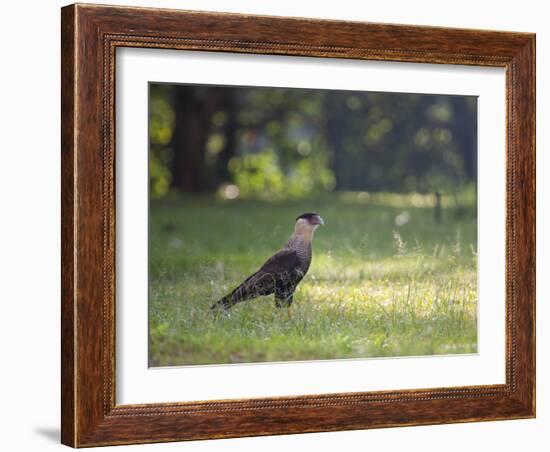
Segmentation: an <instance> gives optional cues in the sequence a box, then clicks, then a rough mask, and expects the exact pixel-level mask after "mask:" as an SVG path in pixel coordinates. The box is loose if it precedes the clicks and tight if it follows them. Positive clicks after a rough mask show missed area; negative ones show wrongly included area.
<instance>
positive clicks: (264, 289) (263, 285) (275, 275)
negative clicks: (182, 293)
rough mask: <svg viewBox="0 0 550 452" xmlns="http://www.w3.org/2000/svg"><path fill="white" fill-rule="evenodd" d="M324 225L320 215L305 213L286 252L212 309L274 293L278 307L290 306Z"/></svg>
mask: <svg viewBox="0 0 550 452" xmlns="http://www.w3.org/2000/svg"><path fill="white" fill-rule="evenodd" d="M323 224H325V222H324V221H323V219H322V218H321V217H320V216H319V215H318V214H316V213H304V214H302V215H300V216H299V217H298V218H296V224H295V226H294V233H293V234H292V235H291V236H290V239H288V242H287V243H286V245H285V246H284V247H283V249H281V250H280V251H279V252H277V253H276V254H274V255H273V256H271V257H270V258H269V259H268V260H267V261H266V262H265V264H264V265H262V266H261V268H260V269H259V270H258V271H257V272H256V273H253V274H252V275H250V276H249V277H248V278H246V279H245V280H244V282H243V283H242V284H240V285H239V286H238V287H237V288H236V289H235V290H233V291H232V292H231V293H230V294H228V295H226V296H225V297H223V298H222V299H221V300H219V301H218V302H216V303H214V305H212V307H211V309H220V308H221V309H229V308H230V307H232V306H234V305H235V304H237V303H240V302H241V301H247V300H252V299H253V298H256V297H259V296H262V295H271V294H275V306H277V307H278V308H281V307H290V305H291V304H292V296H293V295H294V291H295V290H296V286H297V285H298V283H299V282H300V281H301V280H302V279H303V277H304V276H305V274H306V273H307V271H308V269H309V264H310V263H311V241H312V240H313V233H314V232H315V229H317V227H318V226H319V225H323ZM289 315H290V314H289Z"/></svg>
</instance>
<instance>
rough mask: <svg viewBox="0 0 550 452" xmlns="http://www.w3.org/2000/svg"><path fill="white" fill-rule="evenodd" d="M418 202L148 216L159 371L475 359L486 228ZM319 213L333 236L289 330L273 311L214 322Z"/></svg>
mask: <svg viewBox="0 0 550 452" xmlns="http://www.w3.org/2000/svg"><path fill="white" fill-rule="evenodd" d="M430 201H431V200H430V199H429V198H423V197H421V196H419V195H408V196H400V195H391V194H386V195H384V194H381V195H370V196H369V195H367V194H364V193H363V194H356V193H349V194H342V195H338V196H333V197H330V198H324V199H319V200H310V201H308V202H305V201H296V202H284V203H282V202H281V203H274V202H272V203H267V202H259V201H232V202H227V201H221V200H216V199H214V198H213V197H185V198H181V197H169V198H168V199H164V200H161V201H153V202H152V203H151V210H150V215H151V225H150V298H149V324H150V325H149V331H150V338H149V340H150V351H149V364H150V365H151V366H173V365H188V364H222V363H241V362H263V361H288V360H312V359H333V358H367V357H381V356H410V355H432V354H455V353H472V352H475V351H476V350H477V315H476V313H477V277H476V273H477V269H476V261H477V259H476V252H475V250H476V218H475V209H474V207H472V206H473V202H471V201H470V206H469V207H467V208H464V207H463V208H461V209H458V210H457V209H456V208H455V207H453V206H454V204H453V205H451V206H449V207H446V205H445V204H444V205H443V221H442V222H441V223H436V222H435V221H434V216H433V208H432V207H431V206H430ZM311 210H315V211H317V212H319V213H320V214H321V215H322V217H323V218H324V220H325V222H326V225H325V226H324V227H321V228H319V230H318V231H317V233H316V237H315V240H314V255H313V262H312V265H311V268H310V271H309V273H308V275H307V276H306V278H305V279H304V281H303V282H302V283H301V284H300V285H299V286H298V289H297V291H296V294H295V297H294V304H293V306H292V308H291V309H292V318H289V317H288V316H287V312H286V310H285V309H276V308H275V306H274V302H273V297H264V298H259V299H256V300H254V301H250V302H247V303H241V304H239V305H237V306H235V307H234V308H233V309H231V310H230V311H228V312H227V313H223V314H222V315H219V316H216V315H213V314H212V312H210V310H209V307H210V305H211V304H212V303H213V302H214V301H216V300H217V299H219V298H220V297H221V296H223V295H225V294H226V293H227V292H229V291H230V290H231V289H232V288H234V287H235V286H236V285H237V284H239V283H240V282H241V281H242V280H243V279H244V278H245V277H246V276H248V275H249V274H251V273H252V272H253V271H255V270H256V269H257V268H258V267H259V266H260V265H261V264H262V263H263V262H264V261H265V260H266V259H267V258H268V257H269V256H271V255H272V254H273V253H274V252H275V251H277V250H278V249H279V248H280V247H281V246H282V245H283V244H284V243H285V242H286V240H287V238H288V237H289V236H290V234H291V232H292V229H293V224H294V219H295V217H296V216H297V215H298V214H300V213H303V212H304V211H311Z"/></svg>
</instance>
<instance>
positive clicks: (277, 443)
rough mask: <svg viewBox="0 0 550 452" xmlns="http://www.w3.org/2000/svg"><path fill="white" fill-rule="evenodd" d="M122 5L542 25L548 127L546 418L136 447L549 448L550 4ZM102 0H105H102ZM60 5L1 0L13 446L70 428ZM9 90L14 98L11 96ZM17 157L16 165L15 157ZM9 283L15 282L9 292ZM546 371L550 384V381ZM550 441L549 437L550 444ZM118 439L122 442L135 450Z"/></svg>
mask: <svg viewBox="0 0 550 452" xmlns="http://www.w3.org/2000/svg"><path fill="white" fill-rule="evenodd" d="M113 1H116V2H117V3H118V4H126V5H136V6H157V7H169V8H186V9H203V10H214V11H231V12H243V13H257V14H274V15H283V16H285V15H289V16H306V17H319V18H333V19H353V20H368V21H378V22H394V23H410V24H426V25H442V26H456V27H470V28H487V29H500V30H516V31H531V32H536V33H537V58H538V61H537V66H538V70H537V79H538V87H537V89H538V93H537V97H538V101H537V105H538V108H537V125H538V127H537V131H538V140H537V144H538V174H539V178H538V180H539V182H538V196H537V198H538V207H539V208H538V226H537V229H538V231H539V234H538V256H539V258H538V259H537V261H538V275H539V278H538V290H537V293H538V312H537V314H538V315H537V317H538V322H537V335H538V366H537V367H538V381H539V385H538V398H537V402H538V417H537V419H536V420H524V421H506V422H489V423H477V424H461V425H446V426H429V427H408V428H398V429H384V430H370V431H354V432H340V433H321V434H307V435H293V436H279V437H265V438H245V439H233V440H223V441H204V442H193V443H185V444H182V443H176V444H160V445H145V446H132V447H133V448H132V449H128V450H166V451H168V450H175V449H176V448H177V449H178V450H188V451H213V450H217V451H218V450H221V451H233V450H235V451H236V450H239V451H243V452H244V451H255V450H257V449H259V448H261V449H263V450H264V451H266V452H267V451H271V450H273V451H275V450H277V451H278V450H281V449H287V450H298V449H302V448H306V449H307V448H310V449H313V448H315V449H317V450H319V449H321V450H334V449H337V450H340V451H353V450H365V449H366V448H369V449H371V450H376V449H382V448H383V449H384V450H387V451H392V450H397V449H398V448H399V449H406V450H408V451H417V450H418V451H420V450H421V451H424V452H428V451H436V450H437V451H439V450H441V449H445V450H446V451H447V452H452V451H464V450H468V449H471V450H476V449H480V448H481V447H484V448H485V447H488V448H490V449H492V450H499V451H501V452H505V451H513V450H518V449H519V450H522V449H525V450H531V451H542V450H547V447H548V446H547V444H543V443H542V439H543V432H544V431H545V430H549V429H550V413H549V409H548V406H549V403H550V401H549V396H548V394H549V391H548V390H547V388H548V385H549V383H548V373H547V370H548V362H549V354H548V352H546V356H543V354H544V352H545V349H546V348H547V346H548V342H549V337H550V336H549V335H548V333H547V332H546V331H544V329H543V325H544V323H543V322H544V321H545V320H546V321H548V315H549V312H550V309H549V308H548V306H544V303H543V301H544V300H543V297H544V294H547V293H548V289H549V282H548V278H546V279H545V278H543V277H541V276H542V275H544V273H545V270H546V267H547V265H546V264H547V260H548V259H546V258H544V257H543V255H544V254H548V253H549V252H550V248H549V245H550V241H549V239H548V238H547V236H546V234H545V231H548V230H549V227H550V217H549V213H548V209H546V210H544V209H543V206H544V204H546V205H547V204H548V201H547V198H548V197H549V196H550V179H549V178H543V177H542V176H540V175H541V174H544V171H545V169H547V168H548V165H549V163H550V162H549V157H548V153H547V152H546V153H544V152H542V150H543V149H548V146H549V135H550V133H549V132H548V128H543V127H542V125H543V124H548V123H549V121H550V117H549V116H550V115H549V101H550V93H549V88H550V82H549V80H550V64H549V62H548V55H550V31H549V30H548V28H547V19H548V14H546V13H545V2H541V1H537V0H523V1H521V2H518V1H514V2H511V1H503V0H501V1H486V2H481V1H479V0H476V1H470V0H462V1H460V2H442V1H441V0H439V1H420V0H417V1H407V0H399V1H393V2H384V1H382V2H360V1H357V0H339V1H336V2H335V1H320V0H319V1H315V2H313V1H311V2H307V1H302V2H298V1H296V0H294V1H292V0H278V1H277V2H262V1H258V0H255V1H252V0H250V1H248V0H247V1H244V0H243V1H238V0H218V1H215V0H202V1H199V0H194V1H191V0H188V1H176V0H171V1H170V0H161V1H153V0H145V1H144V0H129V1H123V0H113ZM93 3H97V2H93ZM63 4H64V3H63V2H60V1H57V0H56V1H51V0H50V1H47V2H46V1H43V0H42V1H40V0H27V1H19V2H17V1H11V2H4V3H3V5H2V19H3V20H2V27H1V29H0V33H1V34H2V39H1V40H0V43H1V44H0V45H1V46H2V49H1V53H0V55H1V56H2V68H1V70H0V79H1V82H2V83H1V84H0V90H1V91H0V130H1V132H2V133H1V141H0V143H1V145H0V149H1V155H2V160H0V162H1V166H0V168H1V169H2V173H1V174H0V196H1V198H0V199H1V200H2V215H1V217H0V230H1V233H0V240H1V243H0V250H1V251H0V275H1V277H0V281H1V287H2V289H3V290H2V292H1V298H0V303H1V307H2V310H1V311H0V312H1V314H0V335H1V341H0V344H1V350H2V372H1V373H0V388H1V389H0V391H1V393H0V416H1V417H2V419H1V423H0V425H2V435H1V436H0V444H2V446H1V447H2V449H3V450H9V451H16V450H30V451H38V450H40V451H45V450H53V449H60V448H61V447H62V446H60V445H59V444H58V442H59V440H58V435H59V430H58V424H59V404H60V403H59V362H60V355H59V348H60V346H59V317H60V315H59V291H60V285H59V280H60V269H59V247H60V241H59V235H60V232H59V216H60V213H59V197H60V196H59V189H60V183H59V177H60V176H59V174H60V171H59V167H60V163H59V135H60V132H59V85H60V81H59V46H60V42H59V41H60V39H59V22H60V18H59V8H60V7H61V6H62V5H63ZM6 96H7V102H6ZM6 157H7V161H6V160H5V159H6ZM6 289H7V290H6ZM545 379H546V381H544V380H545ZM546 443H548V441H546ZM126 449H127V448H126V447H119V448H117V449H116V450H126Z"/></svg>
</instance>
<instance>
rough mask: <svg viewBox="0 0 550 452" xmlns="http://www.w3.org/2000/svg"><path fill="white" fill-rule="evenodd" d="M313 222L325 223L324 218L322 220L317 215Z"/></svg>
mask: <svg viewBox="0 0 550 452" xmlns="http://www.w3.org/2000/svg"><path fill="white" fill-rule="evenodd" d="M315 224H318V225H321V226H323V225H324V224H325V220H323V219H322V218H321V217H320V216H319V215H317V216H316V217H315Z"/></svg>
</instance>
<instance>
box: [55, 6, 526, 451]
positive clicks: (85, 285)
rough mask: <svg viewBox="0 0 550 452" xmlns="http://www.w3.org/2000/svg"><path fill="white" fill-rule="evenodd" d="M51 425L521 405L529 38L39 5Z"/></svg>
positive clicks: (174, 434) (267, 420)
mask: <svg viewBox="0 0 550 452" xmlns="http://www.w3.org/2000/svg"><path fill="white" fill-rule="evenodd" d="M61 32H62V150H61V153H62V332H61V333H62V369H61V370H62V372H61V374H62V381H61V384H62V426H61V432H62V442H63V443H64V444H66V445H70V446H73V447H86V446H102V445H114V444H133V443H148V442H162V441H179V440H194V439H212V438H227V437H238V436H254V435H274V434H285V433H302V432H319V431H335V430H348V429H365V428H377V427H392V426H404V425H423V424H439V423H451V422H471V421H485V420H503V419H520V418H530V417H534V416H535V36H534V35H533V34H528V33H513V32H501V31H499V32H497V31H481V30H466V29H449V28H437V27H420V26H408V25H388V24H374V23H361V22H339V21H327V20H312V19H299V18H280V17H264V16H247V15H238V14H218V13H206V12H189V11H178V10H162V9H147V8H126V7H110V6H95V5H79V4H75V5H71V6H67V7H64V8H62V30H61Z"/></svg>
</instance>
